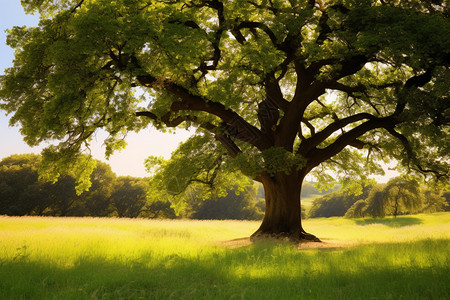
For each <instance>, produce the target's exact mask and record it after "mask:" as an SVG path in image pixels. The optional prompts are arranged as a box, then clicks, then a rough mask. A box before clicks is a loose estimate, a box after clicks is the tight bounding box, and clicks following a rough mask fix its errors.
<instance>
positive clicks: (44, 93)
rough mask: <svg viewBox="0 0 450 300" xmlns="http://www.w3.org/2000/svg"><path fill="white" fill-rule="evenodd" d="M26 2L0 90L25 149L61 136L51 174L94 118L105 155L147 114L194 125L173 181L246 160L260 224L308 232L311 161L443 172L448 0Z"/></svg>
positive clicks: (202, 178) (314, 167)
mask: <svg viewBox="0 0 450 300" xmlns="http://www.w3.org/2000/svg"><path fill="white" fill-rule="evenodd" d="M22 4H23V5H24V7H25V8H26V10H27V11H29V12H34V11H39V13H40V14H41V21H40V23H39V26H38V27H36V28H25V27H15V28H13V29H11V30H10V31H9V36H8V41H7V42H8V45H10V46H11V47H13V48H15V49H16V54H15V61H14V66H13V67H11V68H9V69H7V70H6V73H5V75H4V76H2V77H1V90H0V98H1V101H2V108H3V109H4V110H6V111H7V112H9V113H12V114H13V115H12V118H11V123H12V124H17V123H18V124H20V126H21V132H22V134H23V135H24V136H25V140H26V141H27V142H28V143H29V144H30V145H36V144H39V143H40V142H43V141H48V140H61V141H62V142H61V143H60V144H58V145H54V146H51V147H50V148H49V149H48V150H47V151H46V152H45V157H46V160H47V161H50V160H52V159H53V160H58V159H59V161H60V163H59V164H55V165H53V170H54V172H53V173H54V174H53V175H57V174H58V173H61V172H62V171H63V170H64V168H68V167H67V166H66V165H64V164H63V163H62V162H63V161H64V160H62V158H69V157H71V158H73V157H75V158H76V157H80V156H74V154H75V153H78V152H80V151H82V150H83V149H84V148H85V147H86V145H88V143H89V141H90V139H91V138H92V136H93V134H94V133H95V132H96V130H97V129H99V128H102V129H104V130H106V131H107V132H108V133H109V134H110V137H109V138H108V139H107V140H106V141H105V143H106V145H107V152H108V154H109V153H110V152H111V151H113V150H115V149H119V148H121V147H123V145H124V142H123V136H124V135H125V134H126V132H128V131H139V130H141V129H143V128H145V127H147V126H149V125H150V124H152V125H154V126H156V127H157V128H160V129H164V128H168V127H180V126H182V127H183V126H184V127H191V128H195V129H196V136H195V137H193V138H192V139H191V140H190V141H188V144H189V143H190V145H191V147H190V148H189V147H188V146H186V147H185V148H184V150H180V151H179V152H177V154H178V155H182V154H183V155H185V159H189V158H191V159H192V160H193V163H192V164H190V165H189V168H187V169H186V170H184V169H182V170H178V171H180V176H181V177H180V178H178V179H177V183H180V182H182V184H181V185H184V183H185V182H204V183H212V182H213V181H214V180H215V179H217V178H219V177H220V176H222V178H224V175H220V174H219V173H221V170H224V171H229V172H231V171H233V170H234V171H235V170H237V169H240V170H242V172H244V174H247V175H251V176H252V178H253V179H254V180H257V181H260V182H262V184H263V185H264V189H265V198H266V213H265V217H264V219H263V222H262V225H261V227H260V228H259V229H258V231H257V232H256V233H255V234H254V236H265V235H270V236H274V235H275V236H283V237H289V238H291V239H293V240H299V239H315V237H314V236H312V235H309V234H307V233H306V232H305V231H304V229H303V228H302V224H301V210H300V192H301V183H302V181H303V180H304V178H305V176H306V175H307V174H309V173H310V172H316V176H317V177H318V178H319V179H321V178H323V177H326V176H327V175H326V174H328V173H325V172H324V171H322V170H326V169H327V168H331V170H334V171H335V173H334V174H336V177H342V178H344V179H345V178H347V180H348V181H351V180H353V179H354V177H355V175H356V174H358V175H361V176H362V177H363V178H364V177H365V176H367V174H368V173H369V172H373V171H375V172H378V171H380V170H379V169H380V168H379V166H378V165H377V163H376V162H377V161H378V160H381V159H389V158H393V159H396V160H398V161H399V162H400V165H402V166H403V167H404V168H405V170H410V171H411V170H416V171H419V172H421V173H423V174H426V175H435V177H436V178H439V179H446V178H448V171H449V150H450V148H449V139H448V138H447V135H448V132H449V120H450V110H449V106H450V101H449V99H448V86H449V76H450V73H449V68H448V67H449V61H450V56H449V51H450V39H449V38H448V37H449V36H450V25H449V21H448V15H449V11H448V7H447V6H446V4H445V1H438V0H435V1H425V0H410V1H400V0H321V1H320V0H317V1H314V0H312V1H311V0H297V1H293V0H291V1H287V0H286V1H285V0H209V1H207V0H192V1H170V0H165V1H164V0H159V1H158V0H117V1H110V0H66V1H62V0H22ZM137 88H140V89H138V90H136V89H137ZM139 91H143V92H144V93H145V94H144V96H137V95H138V93H137V92H139ZM354 149H357V151H356V150H354ZM199 157H201V158H202V159H199ZM176 159H180V158H179V157H178V158H176ZM71 161H72V162H73V161H75V162H77V163H75V164H74V166H75V165H77V164H78V165H83V162H82V161H77V160H71ZM165 165H166V166H168V167H170V163H165ZM227 166H228V167H227ZM72 167H73V166H72V165H71V166H70V168H72ZM193 167H198V171H193ZM87 170H89V168H87ZM339 170H343V171H339ZM81 175H82V174H81ZM341 175H342V176H341ZM328 176H329V175H328ZM186 178H187V180H185V179H186ZM81 183H83V182H81Z"/></svg>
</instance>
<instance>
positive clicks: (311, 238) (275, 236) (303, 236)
mask: <svg viewBox="0 0 450 300" xmlns="http://www.w3.org/2000/svg"><path fill="white" fill-rule="evenodd" d="M250 240H251V241H252V242H258V241H265V240H267V241H285V242H292V243H295V244H298V243H302V242H317V243H321V242H322V241H321V240H320V239H319V238H318V237H316V236H315V235H313V234H310V233H307V232H305V231H301V232H277V233H274V232H261V231H257V232H255V233H254V234H252V235H251V236H250Z"/></svg>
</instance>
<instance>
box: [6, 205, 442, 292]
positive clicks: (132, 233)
mask: <svg viewBox="0 0 450 300" xmlns="http://www.w3.org/2000/svg"><path fill="white" fill-rule="evenodd" d="M258 225H259V222H242V221H188V220H183V221H179V220H178V221H154V220H151V221H150V220H129V219H99V218H97V219H96V218H83V219H77V218H38V217H25V218H10V217H0V299H449V298H450V297H449V296H450V289H449V284H448V283H449V282H450V275H449V267H450V265H449V254H448V253H450V252H449V250H450V247H449V246H450V244H449V241H450V230H449V229H450V227H449V226H450V213H441V214H435V215H418V216H413V217H412V216H408V217H407V216H405V217H398V218H397V219H384V220H364V219H363V220H356V221H355V220H348V219H343V218H330V219H313V220H307V221H306V222H305V224H304V226H305V227H306V228H307V230H309V231H310V232H313V233H314V234H316V235H318V236H319V237H321V238H323V239H324V240H325V242H327V243H330V244H331V243H334V244H336V245H339V244H340V243H341V244H342V245H348V244H352V245H353V244H354V245H353V246H352V247H338V246H337V247H336V248H327V249H316V248H308V249H300V250H299V249H298V248H297V247H295V246H292V245H290V244H274V243H262V244H253V245H249V246H245V247H239V248H234V249H231V248H229V247H225V246H224V244H223V243H222V242H223V241H226V240H231V239H235V238H240V237H245V236H249V235H250V234H251V233H252V232H253V231H255V230H256V229H257V227H258Z"/></svg>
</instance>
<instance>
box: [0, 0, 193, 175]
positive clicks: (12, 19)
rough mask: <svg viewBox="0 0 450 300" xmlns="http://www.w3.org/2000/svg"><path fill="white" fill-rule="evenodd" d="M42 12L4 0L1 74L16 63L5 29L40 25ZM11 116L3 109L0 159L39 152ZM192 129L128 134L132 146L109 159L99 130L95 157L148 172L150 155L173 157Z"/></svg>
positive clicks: (121, 170)
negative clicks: (27, 12)
mask: <svg viewBox="0 0 450 300" xmlns="http://www.w3.org/2000/svg"><path fill="white" fill-rule="evenodd" d="M38 22H39V18H38V16H31V15H25V13H24V11H23V8H22V6H21V5H20V0H0V74H4V69H5V68H8V67H10V66H11V65H12V61H13V59H14V52H13V50H12V49H11V48H9V47H8V46H7V45H6V44H5V43H6V33H5V30H6V29H8V28H12V27H13V26H16V25H18V26H23V25H26V26H36V25H37V24H38ZM8 123H9V116H5V112H4V111H0V140H1V143H0V159H2V158H4V157H6V156H9V155H11V154H22V153H31V152H34V153H39V152H40V151H41V149H42V147H35V148H30V147H29V146H28V145H27V144H26V143H25V142H23V137H22V136H21V135H20V133H19V128H18V127H9V126H8ZM188 136H189V133H188V132H187V131H185V130H179V131H178V132H177V134H176V135H175V134H169V133H160V132H157V131H156V130H155V129H154V128H150V129H148V130H145V131H142V132H140V133H138V134H135V133H130V134H129V136H128V137H127V142H128V147H127V148H126V149H125V150H123V151H121V152H119V153H116V154H114V155H113V156H112V157H111V158H110V159H109V161H106V160H105V158H104V148H102V143H103V138H104V137H105V135H104V134H102V133H99V134H98V135H97V138H96V141H94V143H93V144H92V145H91V150H92V154H93V155H94V157H95V158H97V159H100V160H103V161H106V162H107V163H109V164H110V165H111V167H112V169H113V171H114V172H115V173H116V174H117V175H131V176H139V177H144V176H148V174H147V173H146V171H145V168H144V160H145V159H146V158H147V157H148V156H149V155H157V156H164V157H166V158H169V157H170V153H171V152H172V151H173V150H175V149H176V147H177V146H178V144H179V142H180V141H183V140H185V139H187V137H188Z"/></svg>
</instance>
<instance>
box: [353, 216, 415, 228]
mask: <svg viewBox="0 0 450 300" xmlns="http://www.w3.org/2000/svg"><path fill="white" fill-rule="evenodd" d="M355 223H356V225H360V226H365V225H372V224H381V225H386V226H389V227H404V226H411V225H420V224H422V220H421V219H419V218H414V217H397V218H394V217H389V218H383V219H359V220H355Z"/></svg>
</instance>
